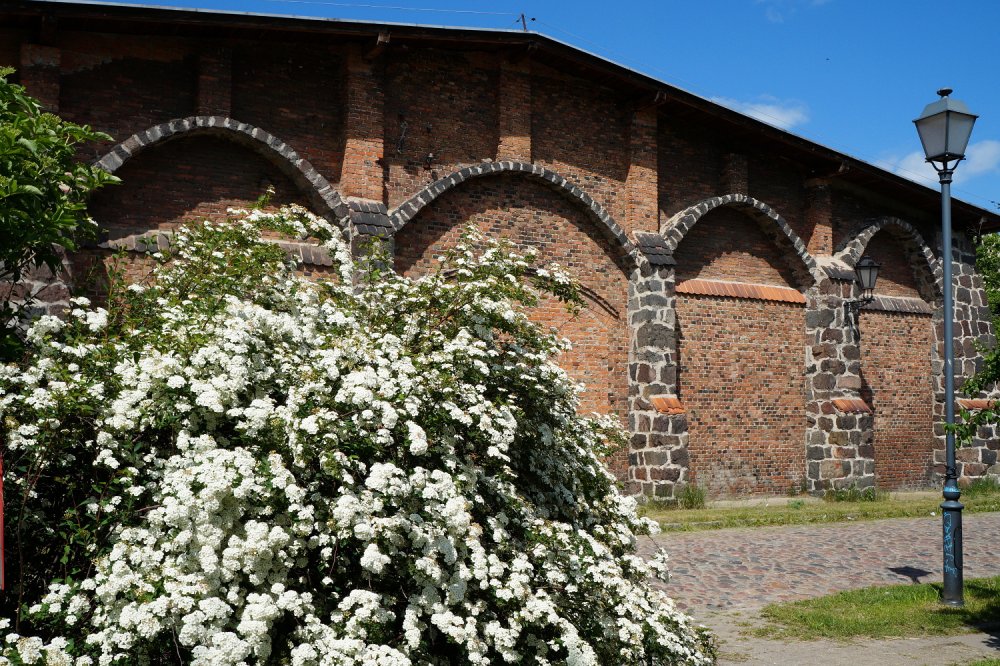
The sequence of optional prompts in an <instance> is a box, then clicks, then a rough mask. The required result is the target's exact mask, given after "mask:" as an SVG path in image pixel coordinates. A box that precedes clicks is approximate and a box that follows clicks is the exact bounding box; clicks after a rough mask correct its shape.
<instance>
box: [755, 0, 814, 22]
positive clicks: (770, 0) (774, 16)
mask: <svg viewBox="0 0 1000 666" xmlns="http://www.w3.org/2000/svg"><path fill="white" fill-rule="evenodd" d="M756 2H757V4H758V5H764V17H765V18H766V19H767V20H768V21H770V22H771V23H784V22H785V18H791V17H792V16H793V15H794V14H795V13H796V12H797V11H798V10H799V7H821V6H823V5H825V4H827V3H828V2H831V0H756Z"/></svg>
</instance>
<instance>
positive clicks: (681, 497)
mask: <svg viewBox="0 0 1000 666" xmlns="http://www.w3.org/2000/svg"><path fill="white" fill-rule="evenodd" d="M677 506H678V508H681V509H704V508H705V489H704V488H699V487H698V486H696V485H694V484H693V483H689V484H687V485H686V486H684V487H682V488H681V490H680V492H679V493H677Z"/></svg>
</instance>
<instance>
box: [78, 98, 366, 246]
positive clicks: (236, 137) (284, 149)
mask: <svg viewBox="0 0 1000 666" xmlns="http://www.w3.org/2000/svg"><path fill="white" fill-rule="evenodd" d="M199 135H208V136H216V137H219V138H222V139H224V140H227V141H232V142H234V143H237V144H239V145H242V146H245V147H247V148H249V149H251V150H252V151H253V152H255V153H257V154H258V155H260V156H261V157H263V158H264V159H265V160H267V161H268V162H270V163H272V164H274V165H275V166H276V167H277V168H278V169H279V170H280V171H281V172H282V173H283V174H285V175H286V176H288V178H289V179H291V181H292V182H293V183H294V184H295V185H296V187H298V188H299V190H300V191H301V192H302V193H303V194H304V195H305V197H306V199H307V200H308V202H309V204H310V206H311V207H312V208H313V210H314V211H315V212H316V213H318V214H319V215H322V216H323V217H325V218H327V219H328V220H330V221H331V222H335V223H337V224H339V225H340V226H341V227H342V228H347V224H348V222H349V219H350V213H349V210H348V208H347V206H346V205H345V204H344V202H343V201H342V200H341V198H340V195H339V194H338V193H337V192H336V190H334V188H333V186H332V185H331V184H330V182H329V181H327V179H326V178H324V177H323V176H322V174H320V173H319V172H318V171H317V170H316V169H315V168H314V167H313V166H312V164H310V163H309V161H308V160H306V159H305V158H303V157H300V156H299V154H298V153H296V152H295V150H293V149H292V147H291V146H289V145H288V144H287V143H285V142H284V141H282V140H281V139H279V138H277V137H276V136H274V135H273V134H271V133H269V132H267V131H265V130H263V129H261V128H259V127H254V126H253V125H250V124H248V123H243V122H240V121H238V120H234V119H232V118H226V117H222V116H191V117H189V118H181V119H175V120H170V121H168V122H165V123H161V124H159V125H154V126H153V127H150V128H149V129H147V130H144V131H142V132H138V133H137V134H133V135H132V136H130V137H129V138H128V139H126V140H125V141H122V142H121V143H119V144H118V145H116V146H115V147H114V148H112V149H111V150H110V151H109V152H108V153H107V154H106V155H104V157H102V158H101V159H99V160H97V162H96V165H97V166H99V167H100V168H102V169H104V170H105V171H107V172H108V173H115V172H116V171H118V170H119V169H120V168H121V167H122V166H123V165H124V164H125V163H126V162H128V161H129V160H130V159H132V158H133V157H135V156H136V155H138V154H140V153H142V152H143V151H145V150H146V149H148V148H151V147H154V146H159V145H162V144H164V143H166V142H168V141H171V140H174V139H179V138H182V137H192V136H199Z"/></svg>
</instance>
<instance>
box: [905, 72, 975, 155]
mask: <svg viewBox="0 0 1000 666" xmlns="http://www.w3.org/2000/svg"><path fill="white" fill-rule="evenodd" d="M951 92H952V91H951V89H950V88H942V89H941V90H939V91H938V95H941V99H939V100H937V101H936V102H932V103H930V104H928V105H927V106H926V107H925V108H924V112H923V113H921V114H920V117H919V118H917V119H916V120H914V121H913V123H914V124H915V125H916V126H917V134H919V135H920V143H922V144H923V147H924V155H926V157H927V161H928V162H931V163H934V162H940V163H941V168H945V166H946V165H947V163H948V162H951V161H953V160H962V159H965V150H966V148H968V146H969V137H971V136H972V126H973V125H974V124H975V123H976V118H978V117H979V116H977V115H975V114H973V113H970V112H969V108H968V107H967V106H965V104H964V103H962V102H960V101H959V100H957V99H951V98H950V97H948V95H950V94H951ZM935 168H936V169H937V168H938V167H937V166H936V165H935Z"/></svg>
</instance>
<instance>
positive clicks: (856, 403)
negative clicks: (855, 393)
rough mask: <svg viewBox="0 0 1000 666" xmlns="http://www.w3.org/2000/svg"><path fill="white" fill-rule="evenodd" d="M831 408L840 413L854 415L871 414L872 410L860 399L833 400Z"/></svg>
mask: <svg viewBox="0 0 1000 666" xmlns="http://www.w3.org/2000/svg"><path fill="white" fill-rule="evenodd" d="M832 402H833V406H834V407H836V408H837V409H838V410H839V411H841V412H846V413H854V414H871V413H872V409H871V407H869V406H868V403H866V402H865V401H864V400H862V399H861V398H834V399H833V400H832Z"/></svg>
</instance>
